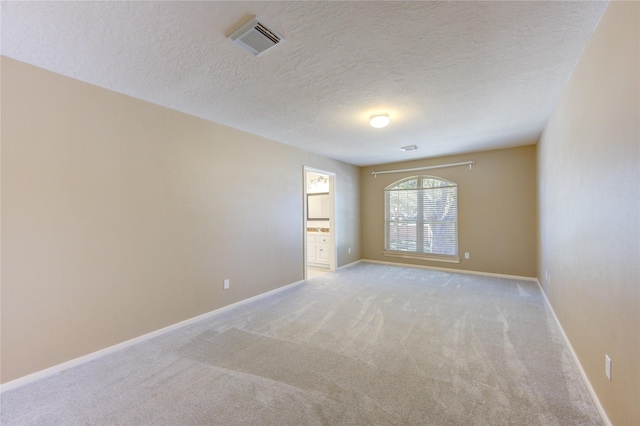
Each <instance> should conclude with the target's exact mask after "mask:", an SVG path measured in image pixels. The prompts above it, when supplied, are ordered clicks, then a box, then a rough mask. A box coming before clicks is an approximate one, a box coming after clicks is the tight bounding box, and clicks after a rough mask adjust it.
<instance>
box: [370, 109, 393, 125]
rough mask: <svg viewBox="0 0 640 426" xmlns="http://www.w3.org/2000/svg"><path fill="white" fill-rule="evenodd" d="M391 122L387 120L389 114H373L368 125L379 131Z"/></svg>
mask: <svg viewBox="0 0 640 426" xmlns="http://www.w3.org/2000/svg"><path fill="white" fill-rule="evenodd" d="M390 121H391V120H390V119H389V114H387V113H386V112H385V113H383V114H373V115H372V116H371V119H370V120H369V124H371V127H375V128H376V129H381V128H383V127H385V126H387V125H388V124H389V122H390Z"/></svg>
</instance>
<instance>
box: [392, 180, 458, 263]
mask: <svg viewBox="0 0 640 426" xmlns="http://www.w3.org/2000/svg"><path fill="white" fill-rule="evenodd" d="M424 179H435V180H438V181H440V182H443V183H444V184H446V186H439V187H432V188H423V182H424ZM412 180H413V181H416V187H415V188H409V189H398V188H397V187H398V186H399V185H401V184H403V183H405V182H408V181H412ZM441 188H455V211H456V215H455V220H454V221H451V220H449V221H446V223H453V224H454V225H455V228H454V229H455V253H454V254H453V255H452V254H436V253H425V252H423V251H417V250H421V249H420V247H424V239H423V238H424V224H425V222H424V219H423V218H424V216H423V210H422V209H423V208H424V203H423V201H422V200H423V197H424V194H425V192H426V191H433V190H437V189H441ZM404 190H407V191H418V193H417V196H418V200H417V207H416V208H417V211H418V214H417V215H416V219H415V224H416V225H415V226H416V231H415V232H416V244H415V245H416V251H410V250H391V249H389V244H390V242H389V232H390V226H391V224H392V223H396V224H397V223H398V222H394V220H392V219H391V216H392V215H391V209H390V206H389V197H390V192H391V191H404ZM384 215H385V217H384V251H383V254H384V255H385V256H392V257H401V258H408V259H421V260H432V261H438V262H450V263H460V258H459V255H458V238H459V235H458V184H457V183H455V182H452V181H450V180H447V179H444V178H441V177H438V176H429V175H420V176H411V177H407V178H403V179H400V180H398V181H396V182H394V183H392V184H391V185H389V186H387V187H386V188H385V190H384Z"/></svg>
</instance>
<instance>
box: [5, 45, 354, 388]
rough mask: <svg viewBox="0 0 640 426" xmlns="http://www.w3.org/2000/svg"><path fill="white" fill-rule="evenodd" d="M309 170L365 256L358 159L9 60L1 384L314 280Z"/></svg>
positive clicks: (345, 243)
mask: <svg viewBox="0 0 640 426" xmlns="http://www.w3.org/2000/svg"><path fill="white" fill-rule="evenodd" d="M303 165H306V166H310V167H316V168H320V169H323V170H328V171H333V172H336V173H337V185H336V187H337V194H336V196H337V203H338V204H337V210H338V214H337V215H338V221H337V224H338V225H337V241H338V266H340V265H344V264H347V263H350V262H353V261H355V260H357V259H359V258H360V249H359V241H360V237H359V229H360V224H359V214H360V213H359V205H358V203H359V194H358V191H359V174H358V168H357V167H354V166H350V165H347V164H344V163H340V162H337V161H333V160H329V159H326V158H323V157H320V156H316V155H312V154H309V153H306V152H304V151H301V150H299V149H296V148H293V147H290V146H286V145H282V144H279V143H276V142H273V141H270V140H266V139H263V138H260V137H256V136H253V135H250V134H247V133H243V132H241V131H237V130H234V129H231V128H228V127H224V126H221V125H217V124H214V123H211V122H208V121H205V120H202V119H198V118H195V117H192V116H189V115H186V114H182V113H179V112H176V111H172V110H168V109H166V108H162V107H159V106H155V105H152V104H149V103H145V102H143V101H140V100H136V99H133V98H129V97H126V96H123V95H120V94H117V93H114V92H110V91H107V90H104V89H100V88H98V87H95V86H92V85H89V84H85V83H81V82H78V81H76V80H73V79H69V78H66V77H62V76H59V75H56V74H53V73H51V72H48V71H44V70H42V69H38V68H35V67H32V66H29V65H26V64H23V63H19V62H16V61H14V60H11V59H8V58H4V57H3V58H2V277H1V278H2V316H1V318H2V320H1V324H2V382H6V381H9V380H12V379H15V378H18V377H21V376H23V375H26V374H29V373H33V372H36V371H39V370H41V369H44V368H47V367H50V366H53V365H56V364H59V363H61V362H64V361H68V360H70V359H73V358H76V357H78V356H81V355H85V354H88V353H91V352H93V351H96V350H99V349H102V348H105V347H108V346H111V345H114V344H117V343H119V342H122V341H125V340H128V339H131V338H133V337H136V336H140V335H142V334H145V333H148V332H151V331H154V330H157V329H160V328H162V327H165V326H168V325H171V324H174V323H177V322H179V321H181V320H185V319H188V318H192V317H194V316H197V315H199V314H203V313H206V312H208V311H211V310H214V309H216V308H219V307H222V306H225V305H228V304H230V303H233V302H237V301H240V300H242V299H246V298H248V297H251V296H254V295H257V294H260V293H263V292H266V291H269V290H272V289H275V288H277V287H280V286H283V285H286V284H290V283H293V282H296V281H299V280H301V279H303V267H304V264H303V222H302V219H303V213H302V208H303V182H304V181H303V179H304V174H303ZM348 247H351V248H352V252H351V254H348V253H347V248H348ZM225 278H229V279H230V280H231V288H230V289H229V290H225V291H223V290H222V283H223V280H224V279H225Z"/></svg>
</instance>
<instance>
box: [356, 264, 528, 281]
mask: <svg viewBox="0 0 640 426" xmlns="http://www.w3.org/2000/svg"><path fill="white" fill-rule="evenodd" d="M362 262H367V263H378V264H381V265H392V266H405V267H407V268H418V269H431V270H434V271H442V272H451V273H457V274H469V275H483V276H486V277H495V278H506V279H510V280H524V281H533V282H538V279H537V278H534V277H521V276H519V275H505V274H494V273H491V272H478V271H469V270H467V269H453V268H442V267H437V266H427V265H413V264H410V263H397V262H385V261H383V260H371V259H362Z"/></svg>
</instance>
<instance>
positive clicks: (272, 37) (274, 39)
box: [229, 18, 284, 55]
mask: <svg viewBox="0 0 640 426" xmlns="http://www.w3.org/2000/svg"><path fill="white" fill-rule="evenodd" d="M229 39H230V40H231V41H232V42H234V43H235V44H237V45H238V46H240V47H242V48H243V49H245V50H248V51H249V52H251V53H253V54H254V55H259V54H261V53H262V52H264V51H265V50H267V49H269V48H271V47H273V46H275V45H276V44H278V43H280V42H281V41H284V37H282V36H281V35H280V34H278V33H277V32H275V31H274V30H272V29H271V28H269V27H267V26H266V25H265V24H264V23H262V22H260V20H259V19H258V18H254V19H252V20H251V21H249V22H247V23H246V24H244V25H243V26H242V27H240V28H239V29H238V30H236V31H234V33H233V34H231V35H230V36H229Z"/></svg>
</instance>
